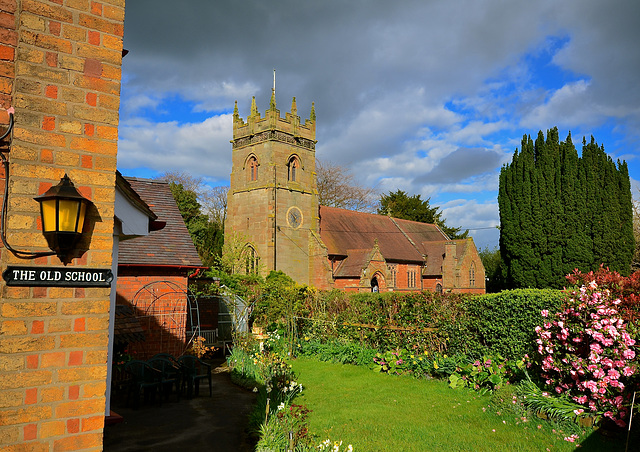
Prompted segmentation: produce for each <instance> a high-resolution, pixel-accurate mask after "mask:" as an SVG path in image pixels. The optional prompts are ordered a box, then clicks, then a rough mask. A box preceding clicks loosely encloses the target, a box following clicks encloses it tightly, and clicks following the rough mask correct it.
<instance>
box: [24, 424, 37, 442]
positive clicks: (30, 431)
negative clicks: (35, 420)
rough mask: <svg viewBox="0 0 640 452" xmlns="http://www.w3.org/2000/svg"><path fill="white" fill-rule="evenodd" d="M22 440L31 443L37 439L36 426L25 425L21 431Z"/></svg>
mask: <svg viewBox="0 0 640 452" xmlns="http://www.w3.org/2000/svg"><path fill="white" fill-rule="evenodd" d="M23 435H24V440H25V441H32V440H34V439H36V438H37V437H38V425H37V424H27V425H25V426H24V430H23Z"/></svg>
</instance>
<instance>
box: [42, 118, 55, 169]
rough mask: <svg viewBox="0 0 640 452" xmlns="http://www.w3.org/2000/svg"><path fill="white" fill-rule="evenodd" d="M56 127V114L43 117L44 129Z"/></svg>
mask: <svg viewBox="0 0 640 452" xmlns="http://www.w3.org/2000/svg"><path fill="white" fill-rule="evenodd" d="M55 128H56V118H55V117H54V116H45V117H44V118H43V119H42V130H54V129H55ZM52 163H53V162H52Z"/></svg>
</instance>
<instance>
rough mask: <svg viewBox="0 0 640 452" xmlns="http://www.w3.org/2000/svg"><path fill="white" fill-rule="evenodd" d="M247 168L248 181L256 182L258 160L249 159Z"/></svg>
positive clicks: (252, 157)
mask: <svg viewBox="0 0 640 452" xmlns="http://www.w3.org/2000/svg"><path fill="white" fill-rule="evenodd" d="M247 168H248V170H249V180H250V181H252V180H258V160H257V159H256V158H255V157H254V156H251V158H249V164H248V165H247Z"/></svg>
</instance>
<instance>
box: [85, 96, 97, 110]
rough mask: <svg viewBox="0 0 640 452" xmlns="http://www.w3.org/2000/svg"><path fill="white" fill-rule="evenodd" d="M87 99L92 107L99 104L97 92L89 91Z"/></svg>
mask: <svg viewBox="0 0 640 452" xmlns="http://www.w3.org/2000/svg"><path fill="white" fill-rule="evenodd" d="M86 101H87V103H88V104H89V105H91V106H92V107H95V106H96V105H97V104H98V95H97V94H96V93H87V96H86Z"/></svg>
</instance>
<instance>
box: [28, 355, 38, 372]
mask: <svg viewBox="0 0 640 452" xmlns="http://www.w3.org/2000/svg"><path fill="white" fill-rule="evenodd" d="M37 368H38V355H29V356H27V369H37Z"/></svg>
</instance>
